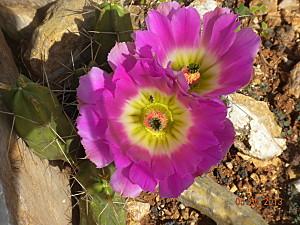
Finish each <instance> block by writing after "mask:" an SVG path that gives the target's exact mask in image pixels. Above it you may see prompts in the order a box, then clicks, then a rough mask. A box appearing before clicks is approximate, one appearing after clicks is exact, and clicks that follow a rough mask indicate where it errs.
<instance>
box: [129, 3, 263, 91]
mask: <svg viewBox="0 0 300 225" xmlns="http://www.w3.org/2000/svg"><path fill="white" fill-rule="evenodd" d="M162 7H165V6H164V5H163V6H162ZM237 18H238V16H237V15H235V14H234V13H232V12H230V10H229V9H222V8H216V9H215V10H214V11H211V12H209V13H206V14H205V15H204V16H203V18H202V20H203V26H201V18H200V16H199V14H198V13H197V11H196V10H195V9H193V8H189V7H183V8H177V7H176V8H173V9H172V10H171V12H170V13H165V12H163V11H160V10H156V11H155V10H152V11H151V12H150V13H149V14H148V17H147V18H146V21H147V28H148V30H146V31H138V32H136V35H135V44H136V48H137V53H138V54H139V55H140V56H141V57H144V58H149V57H155V58H157V59H158V61H159V63H160V64H161V65H162V66H163V67H165V68H168V67H171V68H172V69H173V70H174V71H176V73H175V77H177V78H178V83H179V84H180V85H181V86H182V89H183V90H185V89H186V87H187V86H188V87H189V89H188V92H189V93H191V94H193V95H201V96H208V97H218V96H220V95H224V94H228V93H232V92H234V91H236V90H237V89H239V88H241V87H243V86H245V85H246V84H247V83H248V82H249V81H250V79H251V74H252V70H251V69H250V68H252V64H253V61H254V57H255V55H256V53H257V51H258V49H259V45H260V38H259V36H258V35H257V34H255V33H254V32H253V31H251V30H250V29H247V28H246V29H240V31H237V29H238V27H239V25H240V23H239V22H238V20H237ZM191 27H192V29H191ZM246 34H249V35H246ZM148 37H149V39H147V38H148ZM151 53H152V54H151ZM233 71H235V72H233ZM237 71H238V72H237ZM183 81H184V82H185V83H184V82H183Z"/></svg>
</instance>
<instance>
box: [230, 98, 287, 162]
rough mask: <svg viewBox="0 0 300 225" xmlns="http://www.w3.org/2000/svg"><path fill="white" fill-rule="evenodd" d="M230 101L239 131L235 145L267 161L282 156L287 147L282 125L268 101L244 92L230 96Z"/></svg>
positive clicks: (235, 124)
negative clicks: (259, 99) (278, 122)
mask: <svg viewBox="0 0 300 225" xmlns="http://www.w3.org/2000/svg"><path fill="white" fill-rule="evenodd" d="M229 101H230V108H229V110H228V117H229V119H230V120H231V121H232V123H233V126H234V128H235V131H236V140H235V142H234V145H235V147H237V148H238V149H239V150H241V151H243V152H244V153H246V154H248V155H250V156H253V157H256V158H259V159H263V160H266V159H271V158H273V157H275V156H279V155H280V154H281V153H282V152H283V151H284V150H285V149H286V140H285V139H284V138H281V127H280V126H279V125H278V124H277V123H276V119H275V116H274V114H273V113H272V112H271V111H270V110H269V107H268V105H267V103H266V102H263V101H256V100H255V99H253V98H251V97H248V96H245V95H242V94H232V95H230V96H229ZM246 142H248V144H249V147H248V146H247V145H246V144H245V143H246Z"/></svg>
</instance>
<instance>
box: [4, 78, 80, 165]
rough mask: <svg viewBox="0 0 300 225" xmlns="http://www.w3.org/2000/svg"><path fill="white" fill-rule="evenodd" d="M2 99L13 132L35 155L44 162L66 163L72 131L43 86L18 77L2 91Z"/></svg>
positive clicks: (58, 106)
mask: <svg viewBox="0 0 300 225" xmlns="http://www.w3.org/2000/svg"><path fill="white" fill-rule="evenodd" d="M2 97H3V100H4V102H5V103H6V106H7V107H8V108H9V109H10V110H11V112H12V113H13V114H14V115H15V123H14V125H15V130H16V131H17V133H18V135H19V136H20V137H21V138H22V139H24V141H25V142H26V144H27V145H28V146H29V147H30V148H31V149H32V150H33V151H34V153H35V154H37V155H38V156H39V157H41V158H45V159H48V160H65V161H69V158H68V153H69V146H70V143H71V142H72V140H73V139H72V138H73V137H74V134H75V130H74V128H73V125H72V123H71V121H70V120H69V119H68V117H67V116H66V115H65V114H64V112H63V110H62V107H61V105H60V103H59V101H58V100H57V98H56V96H55V95H53V93H52V92H51V91H50V90H49V89H48V88H47V87H44V86H41V85H39V84H37V83H34V82H32V81H31V80H30V79H28V78H27V77H25V76H23V75H20V76H19V78H18V80H17V82H16V85H15V86H13V87H11V88H10V89H6V90H5V91H4V92H3V95H2Z"/></svg>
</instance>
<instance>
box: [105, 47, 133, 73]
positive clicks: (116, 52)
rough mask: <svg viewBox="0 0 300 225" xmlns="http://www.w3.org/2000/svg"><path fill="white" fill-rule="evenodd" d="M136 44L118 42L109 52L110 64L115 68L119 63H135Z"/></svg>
mask: <svg viewBox="0 0 300 225" xmlns="http://www.w3.org/2000/svg"><path fill="white" fill-rule="evenodd" d="M134 54H135V46H134V44H133V43H125V42H121V43H116V45H115V46H114V47H113V48H112V49H111V51H110V52H109V54H108V57H107V60H108V62H109V65H110V66H111V68H112V69H113V70H114V69H115V68H116V67H117V66H118V65H119V64H123V65H127V66H128V65H130V64H134V62H135V58H134V57H133V55H134Z"/></svg>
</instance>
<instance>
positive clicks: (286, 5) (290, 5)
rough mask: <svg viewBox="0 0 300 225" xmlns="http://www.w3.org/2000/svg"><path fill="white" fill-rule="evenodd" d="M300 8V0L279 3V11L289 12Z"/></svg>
mask: <svg viewBox="0 0 300 225" xmlns="http://www.w3.org/2000/svg"><path fill="white" fill-rule="evenodd" d="M299 7H300V2H299V0H283V1H282V2H280V3H279V9H285V10H288V11H293V10H298V9H299Z"/></svg>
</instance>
